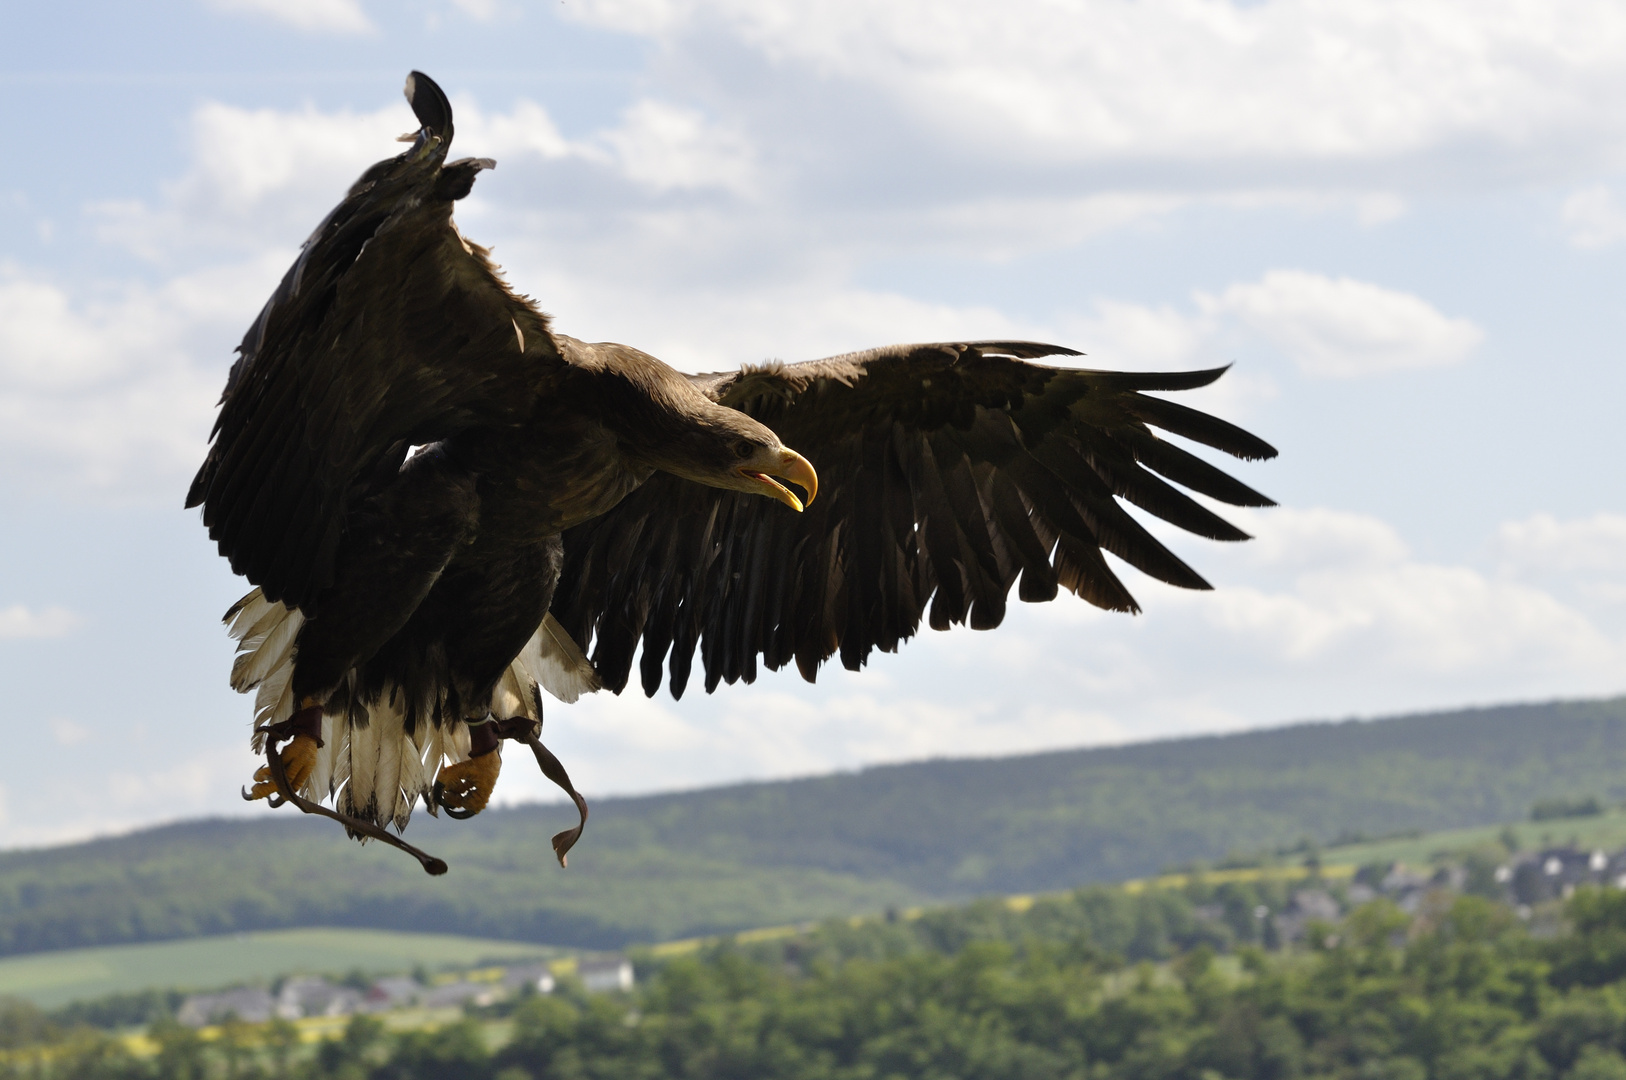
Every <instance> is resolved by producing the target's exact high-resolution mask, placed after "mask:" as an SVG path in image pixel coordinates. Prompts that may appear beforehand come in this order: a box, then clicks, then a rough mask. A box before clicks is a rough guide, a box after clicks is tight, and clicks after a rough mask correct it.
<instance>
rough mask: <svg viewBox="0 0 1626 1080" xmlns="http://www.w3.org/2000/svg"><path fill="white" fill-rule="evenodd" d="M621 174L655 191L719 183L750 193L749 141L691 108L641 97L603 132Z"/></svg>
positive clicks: (752, 170)
mask: <svg viewBox="0 0 1626 1080" xmlns="http://www.w3.org/2000/svg"><path fill="white" fill-rule="evenodd" d="M604 141H605V142H606V143H608V144H609V145H610V146H611V147H613V148H614V149H615V151H616V155H617V157H618V158H619V159H620V163H621V167H622V169H623V170H624V171H625V173H626V175H627V176H628V177H629V178H630V179H632V180H635V181H637V182H638V183H640V184H645V185H647V186H649V187H651V188H654V189H655V190H656V191H667V190H670V189H674V188H689V189H703V188H722V189H724V190H727V191H731V192H733V193H735V194H738V195H749V194H750V193H751V191H752V189H753V187H754V186H755V171H756V167H755V163H754V161H753V158H752V151H751V147H750V145H749V144H748V143H747V142H746V140H745V139H744V137H743V136H741V135H740V134H739V133H737V132H731V131H726V130H721V129H718V128H716V127H714V126H713V125H711V124H709V123H708V122H707V120H706V117H705V116H704V115H703V114H701V113H700V112H698V111H696V110H694V109H685V108H679V107H677V106H674V105H668V104H665V103H663V102H659V101H652V100H648V99H646V100H643V101H639V102H637V103H635V104H634V105H633V106H632V107H631V108H629V109H628V110H627V111H626V113H625V115H624V116H623V118H622V124H621V126H620V127H619V128H617V129H614V130H611V131H608V132H606V133H605V134H604Z"/></svg>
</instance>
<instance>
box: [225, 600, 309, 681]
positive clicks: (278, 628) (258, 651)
mask: <svg viewBox="0 0 1626 1080" xmlns="http://www.w3.org/2000/svg"><path fill="white" fill-rule="evenodd" d="M283 611H284V612H286V614H285V615H284V616H283V618H282V619H280V620H278V621H277V622H276V624H275V625H273V626H272V627H271V629H270V630H268V631H267V632H266V634H265V636H264V637H263V638H250V639H249V641H252V642H254V648H253V651H251V652H250V651H245V652H240V653H238V654H237V660H236V662H235V663H233V664H232V666H231V688H232V689H233V690H236V691H237V692H238V693H240V694H241V693H246V692H248V691H249V690H252V689H254V688H255V687H256V686H258V685H259V684H260V683H261V682H262V681H263V680H264V679H265V677H266V676H267V675H270V674H271V673H272V672H273V671H276V670H277V669H278V668H280V667H283V666H285V665H286V666H288V667H292V666H293V665H291V664H288V660H289V657H290V656H291V655H292V653H293V651H294V638H295V637H297V636H298V634H299V628H300V627H301V626H304V625H305V616H303V615H301V614H300V613H299V612H297V611H289V610H288V609H287V608H283ZM249 641H245V642H244V643H243V644H244V646H245V647H247V646H248V644H249Z"/></svg>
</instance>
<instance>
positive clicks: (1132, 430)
mask: <svg viewBox="0 0 1626 1080" xmlns="http://www.w3.org/2000/svg"><path fill="white" fill-rule="evenodd" d="M1054 355H1068V356H1073V355H1077V353H1075V352H1073V350H1070V349H1065V348H1061V347H1059V346H1055V345H1041V344H1037V343H1033V342H1022V341H998V342H993V341H984V342H957V343H945V344H931V345H899V346H892V347H889V348H882V349H872V350H869V351H867V352H860V353H850V354H847V355H845V356H838V357H832V358H830V359H828V360H819V361H813V362H811V363H805V364H795V365H768V366H763V367H750V368H746V369H744V370H743V371H740V372H738V373H733V374H726V375H712V376H696V377H695V379H694V381H695V383H696V385H698V386H700V387H701V389H703V390H704V391H705V392H706V393H707V394H709V395H710V396H711V397H712V398H713V399H715V400H717V401H719V402H721V403H722V404H725V405H730V406H733V407H735V408H739V409H741V410H743V411H745V412H747V413H749V414H751V415H752V416H754V417H756V418H757V419H759V420H761V421H762V422H764V423H766V424H767V425H768V426H769V427H771V428H773V429H774V430H775V432H777V433H778V435H779V436H780V438H781V439H783V440H784V442H785V444H786V445H787V446H790V447H793V448H795V449H796V450H798V451H799V452H801V453H802V454H804V455H805V456H806V457H807V458H808V459H809V460H810V461H811V462H812V463H813V465H814V466H815V467H816V468H817V470H818V473H819V477H820V488H819V496H818V498H817V500H816V501H815V502H814V504H813V505H812V506H810V507H808V509H807V511H806V512H805V513H802V514H792V513H787V512H786V511H785V508H784V507H783V506H780V505H778V504H776V503H772V502H769V501H767V500H765V499H754V498H750V497H749V496H745V495H739V494H734V493H730V492H726V491H720V490H716V489H712V488H706V487H702V486H700V485H698V484H693V483H689V482H687V481H684V480H680V479H677V478H675V477H672V476H668V475H665V474H656V476H654V477H653V478H652V479H650V480H649V481H648V482H647V483H645V484H644V485H643V487H642V488H640V489H639V490H637V491H636V492H634V493H633V494H632V495H630V496H628V497H627V498H626V499H625V500H624V501H623V502H622V503H621V504H620V505H619V506H618V507H616V509H615V510H613V511H611V512H610V513H608V514H606V515H604V516H603V517H600V518H598V519H596V520H594V521H591V522H589V523H587V524H585V525H581V526H579V527H577V528H574V529H571V530H569V531H567V532H566V533H565V535H564V543H565V566H564V572H563V574H562V575H561V578H560V584H559V590H558V592H557V594H556V595H555V598H554V601H553V613H554V616H555V617H556V618H557V619H558V620H559V622H560V623H562V624H563V625H564V627H565V628H566V630H567V631H569V633H570V634H571V636H572V637H574V638H575V640H576V641H578V642H580V643H581V644H582V645H583V646H584V647H589V646H591V649H592V657H593V662H594V664H595V666H596V667H597V668H598V669H599V671H600V673H601V674H602V676H603V677H604V682H605V685H607V686H610V687H611V688H613V689H615V690H617V691H620V690H621V689H623V688H624V687H625V685H626V682H627V678H628V674H629V672H630V670H631V666H632V659H633V655H634V653H635V652H636V651H637V649H638V646H639V643H640V642H641V643H642V645H643V656H642V660H641V664H640V670H641V674H642V681H643V687H644V691H645V692H646V693H648V694H654V692H655V691H656V690H658V689H659V688H660V684H661V682H662V679H663V675H662V667H663V665H664V666H666V667H667V668H668V670H669V672H670V687H671V690H672V693H673V695H674V696H678V695H681V694H682V693H683V690H684V688H685V686H686V685H687V684H688V679H689V673H690V669H691V665H692V663H693V657H694V650H695V648H696V646H698V647H699V649H700V653H701V659H702V663H703V665H704V668H705V674H706V690H707V691H708V692H709V691H711V690H713V689H714V688H715V687H716V686H717V684H718V682H719V681H727V682H730V683H732V682H734V681H735V680H737V679H745V680H746V681H747V682H749V681H751V680H752V679H754V678H755V676H756V670H757V659H758V657H759V656H760V657H761V658H762V661H763V663H765V664H766V665H767V666H768V667H769V668H772V669H777V668H779V667H782V666H783V665H785V664H787V663H789V662H790V661H791V660H793V659H794V660H795V661H796V664H797V667H798V668H799V669H800V670H801V672H802V674H803V676H805V677H806V678H808V679H810V680H811V679H812V678H813V677H814V675H815V673H816V672H817V670H818V667H819V665H820V664H821V663H822V662H823V661H824V660H826V659H828V658H829V657H830V656H832V655H834V654H835V653H836V652H838V651H839V652H840V653H841V659H842V663H843V664H844V665H846V666H847V667H848V668H854V669H856V668H857V667H859V666H860V665H862V664H863V663H864V662H865V660H866V659H867V658H868V656H869V654H870V652H871V650H873V649H876V648H879V649H882V650H883V651H891V650H894V649H896V648H897V646H898V643H899V642H901V641H903V640H905V639H907V638H908V637H910V636H911V635H913V634H914V633H915V631H916V630H917V629H919V626H920V621H921V618H922V617H923V616H926V615H928V610H929V620H930V623H931V625H932V626H933V627H934V628H937V629H944V628H947V627H948V626H950V625H951V624H953V623H960V622H966V621H969V622H970V624H971V625H972V626H973V627H976V628H979V629H986V628H990V627H994V626H997V625H999V623H1000V621H1001V620H1002V619H1003V618H1004V615H1005V600H1006V595H1007V593H1008V592H1009V590H1010V587H1011V585H1012V584H1014V583H1016V582H1017V580H1018V578H1020V586H1019V588H1018V595H1019V596H1020V597H1021V598H1022V599H1023V600H1030V601H1034V600H1049V599H1051V598H1053V597H1054V596H1055V595H1056V592H1057V589H1058V586H1059V587H1065V588H1067V589H1069V590H1071V591H1072V592H1074V593H1077V594H1078V595H1079V596H1082V597H1083V598H1084V599H1086V600H1088V601H1089V602H1091V603H1093V604H1096V605H1099V606H1101V607H1104V608H1110V609H1113V610H1117V611H1134V610H1136V605H1135V601H1134V598H1133V597H1132V596H1130V594H1129V591H1128V590H1127V589H1126V588H1125V587H1124V585H1123V583H1122V582H1121V581H1119V580H1118V577H1117V576H1116V575H1115V574H1114V573H1113V572H1112V570H1111V569H1110V568H1109V567H1108V565H1107V563H1106V560H1105V559H1104V558H1102V555H1101V552H1102V551H1103V550H1105V551H1110V552H1111V553H1112V554H1114V555H1116V556H1117V557H1119V558H1120V559H1123V560H1124V561H1125V562H1127V563H1129V564H1130V565H1132V566H1135V567H1137V568H1138V569H1140V570H1142V571H1144V572H1145V573H1147V574H1149V575H1151V576H1152V577H1155V578H1157V579H1159V580H1161V581H1166V582H1169V583H1170V584H1173V585H1179V586H1183V587H1186V588H1196V589H1202V588H1207V587H1208V585H1207V583H1206V582H1205V581H1203V579H1202V578H1201V577H1199V576H1198V575H1197V574H1196V573H1195V572H1194V571H1193V570H1192V569H1191V568H1190V567H1188V566H1187V565H1186V564H1185V563H1183V562H1182V561H1180V559H1179V558H1177V557H1176V556H1175V555H1174V554H1173V553H1171V552H1170V551H1169V550H1168V549H1167V548H1165V547H1164V546H1163V545H1162V544H1161V543H1159V542H1158V541H1157V540H1156V539H1155V538H1153V537H1152V535H1151V534H1150V533H1148V532H1147V531H1146V530H1145V529H1144V528H1142V527H1141V525H1140V524H1139V523H1138V522H1136V521H1135V519H1134V518H1133V517H1131V516H1130V515H1129V514H1127V513H1126V512H1125V511H1124V509H1123V508H1122V507H1121V506H1120V505H1118V503H1117V502H1116V500H1115V497H1117V498H1122V499H1125V500H1127V501H1128V502H1131V503H1133V504H1135V505H1136V506H1138V507H1140V508H1142V509H1143V510H1146V511H1149V512H1150V513H1152V514H1155V515H1156V516H1158V517H1160V518H1163V519H1164V520H1166V521H1169V522H1172V523H1173V524H1175V525H1178V526H1180V527H1181V528H1183V529H1186V530H1189V531H1190V532H1193V533H1196V534H1198V535H1200V536H1206V537H1210V538H1212V539H1215V540H1242V539H1246V534H1244V533H1243V532H1241V531H1240V530H1238V529H1237V528H1236V527H1235V526H1233V525H1231V524H1230V523H1228V522H1226V521H1224V520H1223V519H1221V518H1220V517H1218V516H1216V515H1215V514H1214V513H1212V512H1211V511H1209V510H1208V509H1206V508H1205V507H1203V506H1202V505H1201V504H1199V503H1198V502H1196V501H1195V500H1193V499H1192V498H1190V497H1189V496H1187V495H1186V494H1184V493H1183V492H1181V491H1179V490H1178V489H1176V488H1175V487H1173V486H1171V485H1170V484H1169V483H1167V482H1165V478H1166V479H1167V480H1172V481H1174V482H1176V483H1178V484H1181V485H1184V486H1185V487H1187V488H1190V489H1192V490H1193V491H1197V492H1200V493H1202V494H1204V495H1207V496H1210V497H1211V498H1214V499H1218V500H1220V501H1222V502H1226V503H1229V504H1232V505H1236V506H1269V505H1271V501H1270V500H1269V499H1267V498H1266V497H1265V496H1263V495H1261V494H1259V493H1258V492H1256V491H1254V490H1253V489H1252V488H1249V487H1248V486H1246V485H1245V484H1242V483H1240V482H1239V481H1237V480H1235V479H1232V478H1231V477H1230V476H1228V475H1226V474H1225V473H1223V472H1221V471H1220V470H1219V469H1217V468H1215V467H1214V466H1213V465H1210V464H1208V463H1207V462H1205V461H1203V460H1202V459H1200V458H1198V457H1196V456H1194V455H1193V454H1190V453H1188V452H1187V451H1185V450H1183V449H1181V448H1180V447H1178V446H1176V445H1174V444H1173V443H1171V442H1168V441H1166V440H1164V439H1161V438H1159V437H1158V436H1157V435H1155V434H1154V433H1153V432H1152V431H1151V428H1153V427H1156V428H1161V429H1163V430H1164V431H1167V432H1171V433H1173V434H1175V435H1179V436H1182V437H1184V438H1187V439H1191V440H1194V441H1196V442H1199V443H1203V444H1205V445H1208V446H1211V447H1214V448H1216V449H1219V450H1223V451H1225V452H1226V453H1229V454H1233V455H1235V456H1237V457H1241V458H1249V459H1258V458H1269V457H1274V456H1275V453H1276V451H1275V450H1274V449H1273V448H1272V447H1271V446H1270V445H1269V444H1267V443H1265V442H1264V441H1262V440H1260V439H1258V438H1256V437H1254V436H1253V435H1250V434H1248V433H1247V432H1245V431H1243V430H1242V429H1240V428H1238V427H1235V426H1234V425H1232V424H1228V423H1226V422H1225V421H1223V420H1218V419H1216V418H1214V417H1212V416H1208V415H1206V414H1204V413H1201V412H1197V411H1195V410H1193V409H1190V408H1187V407H1186V406H1183V405H1178V404H1175V403H1174V402H1171V401H1168V400H1165V399H1163V398H1156V397H1148V396H1146V394H1145V392H1146V391H1172V390H1187V389H1192V388H1195V387H1199V386H1204V385H1207V384H1208V383H1211V382H1213V381H1214V380H1215V379H1217V378H1218V377H1219V376H1220V375H1221V374H1222V373H1223V371H1224V369H1223V368H1220V369H1215V370H1210V371H1194V372H1182V373H1175V374H1131V373H1116V372H1106V371H1085V370H1075V369H1063V368H1055V367H1048V366H1044V365H1040V364H1033V363H1028V362H1026V361H1029V360H1032V359H1035V358H1039V357H1044V356H1054ZM668 658H669V659H668Z"/></svg>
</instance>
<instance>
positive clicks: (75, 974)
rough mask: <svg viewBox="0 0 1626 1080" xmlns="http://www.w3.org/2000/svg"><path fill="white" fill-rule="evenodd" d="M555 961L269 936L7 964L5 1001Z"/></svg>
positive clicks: (327, 935) (477, 950)
mask: <svg viewBox="0 0 1626 1080" xmlns="http://www.w3.org/2000/svg"><path fill="white" fill-rule="evenodd" d="M549 955H553V950H550V949H547V948H545V947H542V946H537V945H526V944H521V943H518V942H513V941H488V940H485V939H483V938H466V937H454V936H451V935H448V934H401V933H389V932H386V931H378V930H334V929H322V928H317V929H310V930H267V931H259V932H255V933H247V934H231V935H227V936H224V937H204V938H193V939H191V940H189V941H166V942H155V943H151V944H146V945H110V946H105V947H103V948H97V949H74V950H71V951H67V952H53V953H41V954H35V955H32V956H13V957H9V958H7V959H4V960H0V997H20V998H26V999H27V1000H29V1001H32V1002H34V1003H35V1004H37V1005H43V1006H52V1005H60V1004H62V1003H63V1002H68V1001H81V1000H85V999H87V998H97V997H104V996H106V995H108V994H119V993H128V992H130V991H136V990H146V989H150V988H154V987H161V988H166V989H167V988H171V987H176V988H181V989H209V988H211V987H216V986H228V985H231V984H233V983H238V982H247V981H252V980H256V979H258V980H263V981H270V980H272V979H275V978H277V977H278V976H281V975H290V974H297V973H304V972H309V973H314V974H324V973H327V974H337V973H342V972H345V971H350V970H354V969H359V970H361V971H366V972H377V971H384V972H390V971H410V970H411V969H413V968H415V967H417V966H419V965H422V966H423V967H426V968H428V969H430V970H431V971H433V970H435V969H437V968H441V967H449V966H458V967H466V966H471V965H474V964H479V963H483V962H485V961H514V960H522V959H527V958H531V957H545V956H549Z"/></svg>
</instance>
